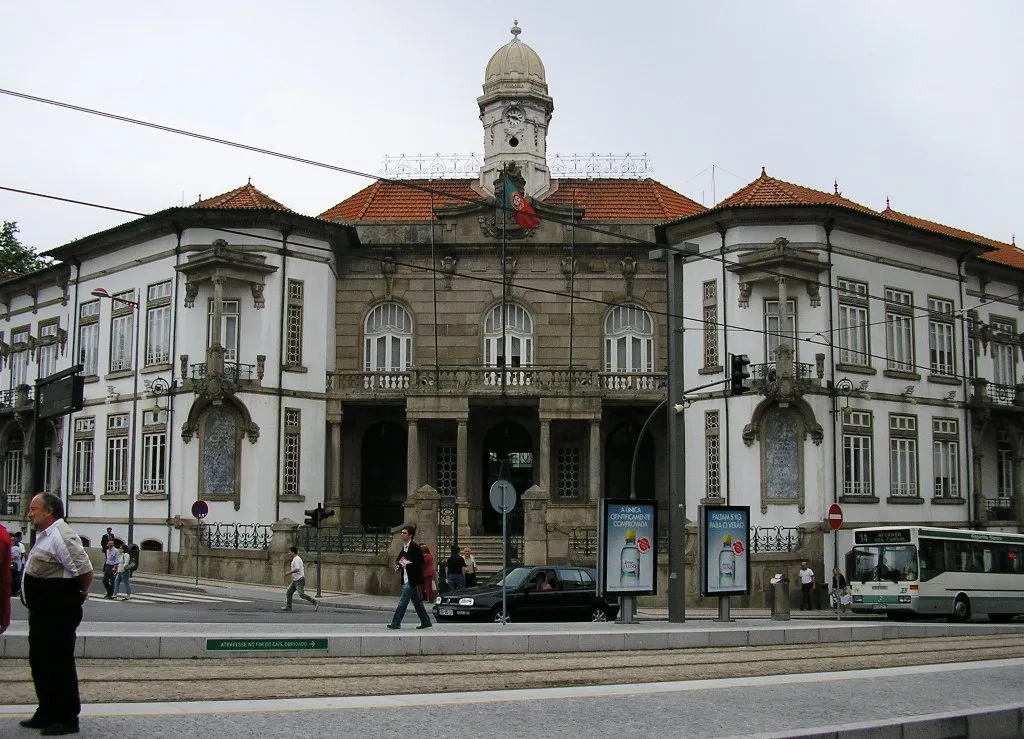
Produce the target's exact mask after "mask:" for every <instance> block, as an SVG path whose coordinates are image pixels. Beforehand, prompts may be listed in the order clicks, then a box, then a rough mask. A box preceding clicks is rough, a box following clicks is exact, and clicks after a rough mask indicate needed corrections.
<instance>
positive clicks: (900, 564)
mask: <svg viewBox="0 0 1024 739" xmlns="http://www.w3.org/2000/svg"><path fill="white" fill-rule="evenodd" d="M853 554H854V560H855V569H854V576H853V577H854V580H857V581H860V582H861V583H866V582H881V581H885V580H889V581H891V582H908V581H916V580H917V577H918V571H917V547H915V546H913V545H912V544H886V545H884V546H871V547H864V546H860V547H854V549H853Z"/></svg>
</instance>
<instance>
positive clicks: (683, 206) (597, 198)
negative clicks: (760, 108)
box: [320, 179, 704, 222]
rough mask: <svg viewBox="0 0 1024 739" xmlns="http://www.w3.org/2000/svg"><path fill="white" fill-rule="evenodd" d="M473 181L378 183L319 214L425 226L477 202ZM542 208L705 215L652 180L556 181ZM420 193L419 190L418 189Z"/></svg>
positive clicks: (606, 217)
mask: <svg viewBox="0 0 1024 739" xmlns="http://www.w3.org/2000/svg"><path fill="white" fill-rule="evenodd" d="M475 183H476V180H475V179H474V180H402V181H400V182H395V181H390V180H378V181H377V182H374V183H373V184H372V185H369V186H367V187H365V188H363V189H362V190H360V191H359V192H357V193H356V194H355V195H353V196H352V197H350V198H347V199H346V200H343V201H341V202H340V203H338V204H337V205H335V206H334V207H332V208H329V209H328V210H326V211H324V212H323V213H321V214H320V217H321V218H325V219H327V220H332V221H333V220H342V221H426V220H429V219H430V217H431V214H430V204H431V197H430V192H429V190H434V191H435V193H434V199H433V204H434V207H435V208H437V207H439V206H442V205H466V204H468V203H476V202H481V201H482V198H481V196H480V194H479V193H478V192H477V191H476V190H474V189H473V185H474V184H475ZM553 184H555V185H557V187H554V188H553V189H554V192H552V193H551V194H549V195H548V196H547V197H546V198H545V199H544V200H542V201H541V202H542V203H549V204H551V205H563V206H564V205H568V204H569V203H571V202H572V201H573V200H575V201H576V203H577V204H578V205H580V206H581V207H582V208H583V209H584V211H585V213H586V216H585V217H586V219H587V220H592V221H657V222H662V221H667V220H671V219H674V218H681V217H683V216H689V215H694V214H696V213H699V212H701V211H703V210H704V207H703V206H702V205H700V204H699V203H697V202H695V201H693V200H690V199H689V198H687V197H685V196H683V195H680V194H679V193H677V192H675V191H674V190H671V189H669V188H668V187H666V186H665V185H663V184H661V183H660V182H658V181H656V180H651V179H642V180H625V179H594V180H556V181H555V182H554V183H553ZM421 188H422V189H421Z"/></svg>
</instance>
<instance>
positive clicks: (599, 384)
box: [328, 366, 666, 398]
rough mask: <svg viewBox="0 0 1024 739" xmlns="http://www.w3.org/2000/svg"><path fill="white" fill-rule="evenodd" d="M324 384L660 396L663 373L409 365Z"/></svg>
mask: <svg viewBox="0 0 1024 739" xmlns="http://www.w3.org/2000/svg"><path fill="white" fill-rule="evenodd" d="M328 386H329V388H330V389H332V390H338V391H341V393H342V394H343V395H346V396H354V397H360V396H364V397H394V398H401V397H404V396H405V395H409V394H416V393H427V394H433V393H441V394H444V393H450V394H453V395H454V394H459V395H499V394H501V393H502V392H504V393H506V394H512V395H527V396H529V395H542V394H544V393H549V392H571V391H579V392H587V391H590V392H602V393H604V394H612V395H617V396H625V397H649V396H661V395H664V392H665V387H666V375H665V373H663V372H597V371H595V370H592V369H586V368H570V367H508V368H504V369H502V368H500V367H485V366H465V367H441V368H435V367H411V368H409V369H408V370H407V371H388V370H367V371H361V372H360V371H356V372H333V373H331V374H330V375H329V377H328Z"/></svg>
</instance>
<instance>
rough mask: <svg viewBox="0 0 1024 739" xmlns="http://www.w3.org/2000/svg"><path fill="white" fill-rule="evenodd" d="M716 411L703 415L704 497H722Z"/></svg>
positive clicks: (719, 444)
mask: <svg viewBox="0 0 1024 739" xmlns="http://www.w3.org/2000/svg"><path fill="white" fill-rule="evenodd" d="M721 441H722V437H721V426H720V424H719V417H718V411H707V412H705V413H704V447H705V451H704V460H705V461H704V471H705V477H706V479H707V482H706V486H705V491H704V493H705V495H706V496H707V497H708V498H721V497H722V447H721Z"/></svg>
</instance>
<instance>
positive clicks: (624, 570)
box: [619, 529, 640, 588]
mask: <svg viewBox="0 0 1024 739" xmlns="http://www.w3.org/2000/svg"><path fill="white" fill-rule="evenodd" d="M619 585H622V586H624V587H632V588H638V587H640V550H639V549H637V546H636V532H635V531H634V530H633V529H629V530H628V531H626V543H625V545H623V547H622V552H621V553H620V554H619Z"/></svg>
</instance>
